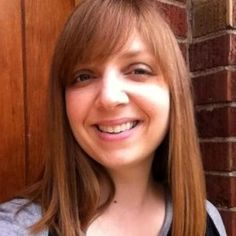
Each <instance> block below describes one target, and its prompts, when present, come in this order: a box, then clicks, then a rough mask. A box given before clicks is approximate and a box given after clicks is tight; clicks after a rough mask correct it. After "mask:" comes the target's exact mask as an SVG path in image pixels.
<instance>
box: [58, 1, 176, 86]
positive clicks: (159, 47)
mask: <svg viewBox="0 0 236 236" xmlns="http://www.w3.org/2000/svg"><path fill="white" fill-rule="evenodd" d="M151 3H152V4H151ZM168 28H169V27H168V25H167V24H166V23H165V21H164V19H163V18H162V17H161V16H160V15H159V14H158V9H157V5H156V4H155V1H148V2H147V1H145V0H136V1H133V0H85V1H83V0H81V1H80V4H79V5H78V7H77V8H76V9H75V10H74V12H73V13H72V15H71V17H70V18H69V20H68V22H67V24H66V26H65V28H64V31H63V32H62V34H61V37H60V41H59V43H58V46H59V48H57V49H58V50H57V51H59V54H60V56H59V57H61V61H60V62H59V63H60V65H61V66H59V68H61V71H59V74H60V81H61V82H62V83H63V85H64V86H67V85H69V84H71V82H72V80H73V77H74V73H75V70H76V69H77V66H79V65H83V64H92V63H93V62H94V61H98V62H102V61H105V60H106V59H108V58H109V57H110V56H112V55H113V54H116V53H117V52H119V51H120V50H121V49H123V47H124V46H125V44H126V43H127V42H128V39H129V37H130V36H131V35H133V33H135V32H138V33H139V34H140V36H141V37H142V38H143V40H144V41H145V42H146V43H147V45H148V46H149V47H150V49H151V50H152V52H153V54H154V56H155V57H156V58H157V60H158V62H159V63H160V66H161V67H162V65H161V64H163V67H166V62H167V63H170V61H172V60H173V59H171V57H172V56H171V57H169V58H168V60H170V61H168V60H166V59H167V57H168V54H170V53H169V52H170V39H169V37H167V35H168V34H169V33H170V31H169V30H168ZM164 64H165V65H164Z"/></svg>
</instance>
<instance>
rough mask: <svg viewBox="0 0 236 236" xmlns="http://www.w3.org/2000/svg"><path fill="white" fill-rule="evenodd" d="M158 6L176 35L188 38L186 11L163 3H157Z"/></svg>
mask: <svg viewBox="0 0 236 236" xmlns="http://www.w3.org/2000/svg"><path fill="white" fill-rule="evenodd" d="M157 6H158V10H159V11H160V12H161V13H162V14H163V16H164V18H165V19H166V21H167V22H168V23H169V25H170V27H171V29H172V30H173V32H174V34H175V35H176V36H180V37H187V30H188V24H187V11H186V9H185V8H182V7H178V6H175V5H171V4H168V3H162V2H157Z"/></svg>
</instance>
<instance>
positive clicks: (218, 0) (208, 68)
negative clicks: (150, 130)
mask: <svg viewBox="0 0 236 236" xmlns="http://www.w3.org/2000/svg"><path fill="white" fill-rule="evenodd" d="M235 5H236V4H235V3H234V1H233V0H192V1H191V3H190V8H189V10H190V11H189V14H190V18H189V19H190V25H191V28H190V29H191V33H190V34H191V38H190V41H189V43H190V44H189V66H190V70H191V72H192V77H193V85H194V91H195V97H196V99H195V102H196V117H197V124H198V130H199V135H200V140H201V149H202V154H203V163H204V167H205V170H206V180H207V192H208V199H209V200H210V201H212V202H213V203H214V204H215V205H216V206H217V207H218V208H219V209H220V212H221V215H222V217H223V220H224V222H225V225H226V228H227V232H228V235H230V236H236V67H235V64H236V34H235V33H236V30H235V29H234V27H235V25H236V24H235V23H236V21H235V19H236V8H235ZM234 12H235V13H234Z"/></svg>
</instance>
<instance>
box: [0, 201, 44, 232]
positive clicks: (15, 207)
mask: <svg viewBox="0 0 236 236" xmlns="http://www.w3.org/2000/svg"><path fill="white" fill-rule="evenodd" d="M23 206H24V207H23ZM41 216H42V212H41V207H40V206H39V205H38V204H35V203H30V202H29V201H28V200H26V199H13V200H11V201H8V202H5V203H2V204H0V231H1V236H23V235H24V236H26V235H30V234H29V231H28V228H29V227H30V226H31V225H33V224H34V223H36V222H37V221H38V220H39V219H40V218H41ZM38 235H39V236H46V235H47V233H46V231H45V232H42V233H40V234H38Z"/></svg>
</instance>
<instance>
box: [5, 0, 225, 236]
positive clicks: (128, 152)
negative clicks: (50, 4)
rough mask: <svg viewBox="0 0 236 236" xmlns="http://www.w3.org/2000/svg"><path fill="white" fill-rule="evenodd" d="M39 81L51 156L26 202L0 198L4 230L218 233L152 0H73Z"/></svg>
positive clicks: (184, 84) (185, 102)
mask: <svg viewBox="0 0 236 236" xmlns="http://www.w3.org/2000/svg"><path fill="white" fill-rule="evenodd" d="M50 91H51V94H50V98H51V104H50V112H51V113H50V116H49V117H50V121H51V122H50V128H49V131H50V132H49V135H50V140H51V143H50V155H49V156H48V157H47V158H46V163H45V170H44V173H43V176H42V178H41V179H40V181H39V182H38V183H36V184H35V185H34V186H33V187H31V188H30V189H29V190H28V191H27V192H26V193H25V194H24V198H25V199H27V200H22V199H16V200H13V201H11V202H8V203H5V204H3V205H2V209H3V210H2V212H1V216H0V219H1V221H0V222H1V223H0V226H1V227H0V228H1V230H2V229H3V230H5V231H6V232H7V233H6V234H5V235H27V234H28V233H29V231H27V230H28V229H27V227H29V226H30V229H29V230H31V233H32V234H33V235H36V234H37V235H38V234H39V235H66V236H75V235H84V234H86V235H87V236H90V235H91V236H94V235H96V236H100V235H108V236H117V235H128V236H130V235H140V236H143V235H161V236H162V235H175V236H176V235H177V236H189V235H191V236H192V235H194V236H195V235H196V236H198V235H199V236H202V235H210V234H211V235H226V233H225V230H224V226H223V224H222V221H221V218H220V216H219V213H218V212H217V210H216V209H215V208H214V207H213V206H212V205H211V204H210V203H209V202H207V203H206V200H205V183H204V175H203V170H202V165H201V160H200V154H199V146H198V140H197V135H196V129H195V125H194V116H193V105H192V100H191V92H190V84H189V78H188V73H187V70H186V66H185V63H184V60H183V57H182V55H181V52H180V50H179V47H178V44H177V42H176V40H175V37H174V35H173V33H172V32H171V30H170V29H169V26H168V25H167V24H166V23H165V21H164V20H163V19H162V18H161V16H160V15H159V14H158V9H157V7H156V5H155V1H151V0H96V1H94V0H84V1H83V0H82V1H80V4H79V6H78V7H77V8H76V9H75V11H74V12H73V14H72V15H71V17H70V18H69V20H68V22H67V24H66V25H65V28H64V30H63V32H62V34H61V36H60V38H59V41H58V43H57V47H56V49H55V54H54V59H53V64H52V70H51V84H50ZM16 206H21V208H20V210H19V211H18V212H17V214H16V215H14V214H13V212H14V210H12V208H14V209H18V207H16ZM14 216H15V217H14ZM6 218H8V220H6ZM5 231H3V232H5ZM13 231H14V232H13ZM9 232H10V233H9ZM15 232H17V233H19V234H17V233H15ZM14 233H15V234H14Z"/></svg>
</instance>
